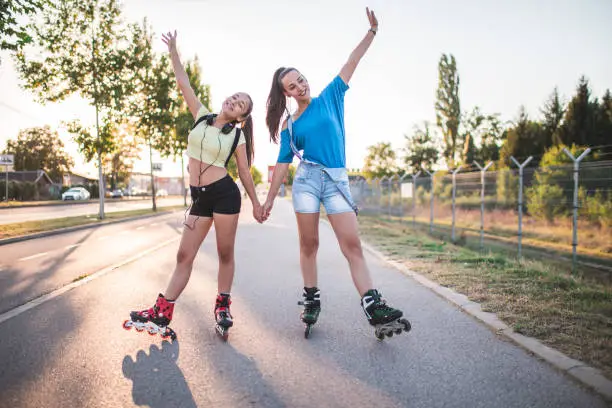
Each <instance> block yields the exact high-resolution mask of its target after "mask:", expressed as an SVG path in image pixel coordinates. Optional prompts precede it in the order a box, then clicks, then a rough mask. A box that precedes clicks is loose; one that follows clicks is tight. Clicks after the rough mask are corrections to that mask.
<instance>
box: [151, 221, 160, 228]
mask: <svg viewBox="0 0 612 408" xmlns="http://www.w3.org/2000/svg"><path fill="white" fill-rule="evenodd" d="M157 224H159V222H154V223H152V224H150V225H151V226H152V227H154V226H156V225H157Z"/></svg>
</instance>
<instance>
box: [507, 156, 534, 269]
mask: <svg viewBox="0 0 612 408" xmlns="http://www.w3.org/2000/svg"><path fill="white" fill-rule="evenodd" d="M510 158H511V159H512V161H513V162H514V163H515V164H516V165H517V166H518V168H519V192H518V211H519V221H518V257H519V259H521V258H522V256H523V244H522V240H523V239H522V238H523V169H524V168H525V166H526V165H527V164H528V163H529V162H530V161H531V159H533V156H529V157H528V158H527V160H525V161H524V162H523V164H521V163H519V162H518V161H517V160H516V159H515V158H514V156H510Z"/></svg>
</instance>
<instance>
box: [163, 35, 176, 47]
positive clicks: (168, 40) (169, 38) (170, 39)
mask: <svg viewBox="0 0 612 408" xmlns="http://www.w3.org/2000/svg"><path fill="white" fill-rule="evenodd" d="M162 41H163V42H164V44H166V45H167V46H168V52H173V51H176V30H174V34H172V33H171V32H170V31H168V32H167V33H166V34H162Z"/></svg>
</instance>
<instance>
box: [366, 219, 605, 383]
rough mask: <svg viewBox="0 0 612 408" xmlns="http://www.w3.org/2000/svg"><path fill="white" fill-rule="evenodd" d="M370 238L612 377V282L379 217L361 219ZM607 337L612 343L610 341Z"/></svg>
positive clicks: (530, 333)
mask: <svg viewBox="0 0 612 408" xmlns="http://www.w3.org/2000/svg"><path fill="white" fill-rule="evenodd" d="M359 222H360V229H361V233H362V236H363V237H364V239H365V240H367V241H368V242H370V243H371V244H373V245H375V246H376V247H377V248H379V249H380V250H381V251H383V252H385V253H386V254H387V255H389V256H392V257H394V258H396V259H397V260H399V261H401V262H404V263H405V264H406V265H407V266H408V267H410V268H411V269H412V270H414V271H416V272H418V273H421V274H422V275H424V276H427V277H428V278H430V279H432V280H434V281H436V282H438V283H440V284H441V285H443V286H447V287H450V288H453V289H454V290H455V291H457V292H459V293H463V294H465V295H467V296H468V297H469V298H470V299H471V300H473V301H476V302H479V303H480V304H481V305H482V307H483V309H484V310H487V311H490V312H494V313H496V314H497V315H498V316H499V318H500V319H502V320H503V321H504V322H505V323H506V324H508V325H509V326H510V327H513V328H514V330H515V331H516V332H519V333H522V334H525V335H527V336H531V337H535V338H537V339H539V340H541V341H543V342H544V343H546V344H548V345H550V346H551V347H554V348H556V349H558V350H560V351H562V352H564V353H566V354H567V355H569V356H571V357H573V358H575V359H578V360H582V361H584V362H586V363H588V364H590V365H592V366H594V367H597V368H599V369H601V370H602V371H603V372H604V374H605V375H606V376H607V377H608V378H611V379H612V342H611V341H610V339H611V338H612V283H611V281H610V279H608V280H607V281H606V280H604V281H596V280H593V279H588V278H583V277H577V276H572V275H571V274H569V273H567V272H565V270H564V269H561V268H556V267H555V265H553V264H550V263H546V264H545V263H542V262H539V261H524V262H518V261H516V260H513V259H510V258H507V257H504V256H502V255H492V254H488V255H480V254H479V253H478V252H475V251H472V250H469V249H467V248H462V247H457V246H454V245H452V244H448V243H446V242H444V241H442V240H438V239H435V238H432V237H430V236H428V235H427V234H425V233H424V232H421V231H418V230H417V231H412V230H411V229H410V228H407V227H403V226H401V225H398V224H397V223H389V222H387V221H386V220H384V219H381V218H379V217H372V216H367V215H360V217H359ZM606 339H607V340H606Z"/></svg>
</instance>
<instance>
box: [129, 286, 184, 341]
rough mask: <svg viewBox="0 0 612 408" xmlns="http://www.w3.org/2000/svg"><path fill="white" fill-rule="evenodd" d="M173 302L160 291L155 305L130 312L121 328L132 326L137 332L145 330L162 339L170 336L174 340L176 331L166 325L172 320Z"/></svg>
mask: <svg viewBox="0 0 612 408" xmlns="http://www.w3.org/2000/svg"><path fill="white" fill-rule="evenodd" d="M173 312H174V302H169V301H167V300H166V298H165V297H164V295H162V294H161V293H160V294H159V296H157V301H156V302H155V306H153V307H152V308H150V309H146V310H142V311H140V312H131V313H130V320H126V321H125V322H123V328H124V329H126V330H130V329H131V328H132V327H134V328H135V329H136V331H137V332H142V331H144V330H146V331H147V333H149V334H150V335H151V336H155V335H156V334H159V335H160V336H161V338H162V339H167V338H171V339H172V340H176V333H175V332H174V330H172V329H171V328H170V327H168V325H169V324H170V321H171V320H172V313H173Z"/></svg>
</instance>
